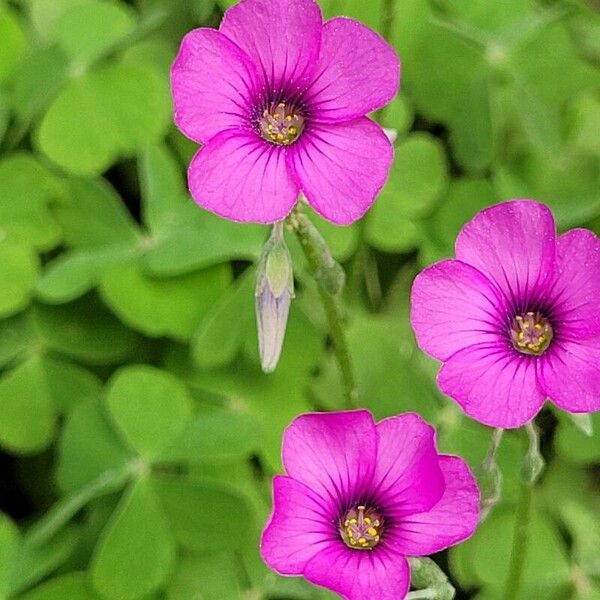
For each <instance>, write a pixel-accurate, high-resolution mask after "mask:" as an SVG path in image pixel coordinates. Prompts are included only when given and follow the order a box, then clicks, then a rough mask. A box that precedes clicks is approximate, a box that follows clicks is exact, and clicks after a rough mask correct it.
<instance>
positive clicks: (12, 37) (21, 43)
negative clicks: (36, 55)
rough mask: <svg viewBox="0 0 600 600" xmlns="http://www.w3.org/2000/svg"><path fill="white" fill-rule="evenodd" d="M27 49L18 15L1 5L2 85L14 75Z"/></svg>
mask: <svg viewBox="0 0 600 600" xmlns="http://www.w3.org/2000/svg"><path fill="white" fill-rule="evenodd" d="M25 47H26V39H25V35H24V33H23V30H22V28H21V25H20V24H19V21H18V19H17V15H16V14H15V13H14V12H13V11H12V10H10V9H9V8H8V7H5V6H3V5H2V4H0V84H1V83H3V82H4V81H5V80H6V79H8V78H9V77H10V76H11V75H12V73H13V71H14V70H15V68H16V67H17V66H18V64H19V62H20V60H21V57H22V56H23V53H24V51H25Z"/></svg>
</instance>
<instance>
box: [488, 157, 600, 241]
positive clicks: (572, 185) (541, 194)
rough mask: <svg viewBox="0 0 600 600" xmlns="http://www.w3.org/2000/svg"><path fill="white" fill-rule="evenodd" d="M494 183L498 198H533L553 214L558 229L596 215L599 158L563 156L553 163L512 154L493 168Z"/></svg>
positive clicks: (599, 205)
mask: <svg viewBox="0 0 600 600" xmlns="http://www.w3.org/2000/svg"><path fill="white" fill-rule="evenodd" d="M494 184H495V188H496V190H497V192H498V194H499V195H500V196H501V197H502V198H506V199H509V198H537V199H540V200H543V201H544V202H545V203H546V204H547V205H548V206H549V207H550V208H551V209H552V211H553V213H554V216H555V217H556V221H557V223H558V226H559V229H567V228H569V227H574V226H577V225H582V224H583V223H585V222H587V221H589V220H590V219H592V218H594V217H595V216H597V215H599V214H600V197H599V196H598V186H599V184H600V157H596V156H575V155H569V154H566V153H563V154H562V155H561V158H560V160H559V161H557V162H553V161H551V160H549V159H548V157H545V156H543V155H540V154H534V153H523V152H515V153H514V154H513V156H511V159H510V162H509V163H507V164H499V165H496V168H495V172H494Z"/></svg>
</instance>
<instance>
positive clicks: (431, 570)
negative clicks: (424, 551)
mask: <svg viewBox="0 0 600 600" xmlns="http://www.w3.org/2000/svg"><path fill="white" fill-rule="evenodd" d="M408 562H409V564H410V574H411V584H412V586H413V587H415V588H417V589H418V590H419V591H415V592H411V594H413V598H427V599H431V600H452V599H453V598H454V596H455V594H456V591H455V589H454V587H453V585H452V584H451V583H450V581H449V580H448V577H447V576H446V574H445V573H444V572H443V571H442V570H441V569H440V567H438V565H437V564H436V563H435V562H434V561H433V560H431V558H427V557H419V558H416V557H409V559H408ZM408 598H410V595H409V596H408Z"/></svg>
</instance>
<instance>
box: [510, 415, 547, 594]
mask: <svg viewBox="0 0 600 600" xmlns="http://www.w3.org/2000/svg"><path fill="white" fill-rule="evenodd" d="M525 432H526V433H527V452H526V453H525V457H524V459H523V466H522V471H521V494H520V498H519V505H518V506H517V514H516V518H515V530H514V534H513V546H512V552H511V555H510V564H509V567H508V576H507V580H506V588H505V589H506V591H505V594H504V599H505V600H516V599H517V598H518V597H519V593H520V590H521V584H522V582H523V571H524V570H525V562H526V560H527V545H528V542H529V523H530V521H531V505H532V500H533V487H534V485H535V482H536V481H537V480H538V477H539V476H540V474H541V472H542V470H543V469H544V459H543V457H542V454H541V452H540V438H539V434H538V430H537V428H536V426H535V425H534V424H533V422H531V423H527V425H525Z"/></svg>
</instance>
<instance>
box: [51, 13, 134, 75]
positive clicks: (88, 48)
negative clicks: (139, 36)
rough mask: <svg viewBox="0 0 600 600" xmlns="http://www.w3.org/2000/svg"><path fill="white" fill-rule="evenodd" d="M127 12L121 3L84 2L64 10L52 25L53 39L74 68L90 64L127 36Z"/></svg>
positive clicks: (129, 15) (129, 28) (129, 22)
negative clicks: (74, 63) (74, 65)
mask: <svg viewBox="0 0 600 600" xmlns="http://www.w3.org/2000/svg"><path fill="white" fill-rule="evenodd" d="M134 24H135V23H134V18H133V15H132V13H131V11H130V9H128V8H126V7H125V6H124V5H122V4H111V3H107V2H86V3H83V4H77V5H75V6H73V7H72V8H70V9H68V10H65V11H64V12H63V13H62V14H61V15H60V17H59V18H58V19H57V21H56V24H55V26H54V32H53V38H54V39H55V40H56V41H57V42H58V44H59V45H60V46H61V47H62V48H63V50H64V51H65V53H66V54H67V55H68V56H69V57H70V59H71V60H72V61H74V62H76V64H77V65H82V66H85V65H90V64H92V63H93V62H94V61H96V60H98V59H99V58H101V57H102V56H103V55H104V54H105V53H106V51H107V50H109V49H110V48H111V47H112V46H114V44H115V43H116V42H117V41H119V40H120V39H122V38H123V37H124V36H125V35H126V34H128V33H130V32H131V31H132V29H133V27H134Z"/></svg>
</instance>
